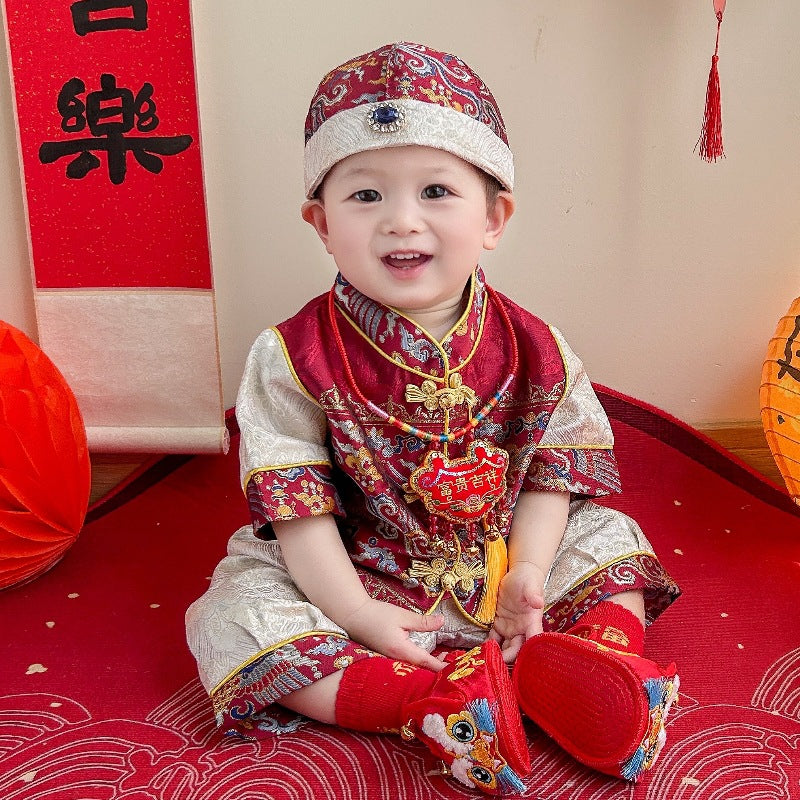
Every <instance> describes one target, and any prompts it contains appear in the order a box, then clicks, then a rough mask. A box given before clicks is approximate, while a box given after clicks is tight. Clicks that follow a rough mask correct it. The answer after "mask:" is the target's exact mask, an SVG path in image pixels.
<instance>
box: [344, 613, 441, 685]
mask: <svg viewBox="0 0 800 800" xmlns="http://www.w3.org/2000/svg"><path fill="white" fill-rule="evenodd" d="M340 624H341V626H342V627H343V628H344V629H345V630H346V631H347V633H348V634H349V635H350V638H351V639H353V641H356V642H358V643H359V644H362V645H364V646H365V647H369V648H371V649H372V650H375V651H376V652H378V653H381V655H384V656H387V657H388V658H394V659H397V660H398V661H405V662H407V663H409V664H415V665H416V666H419V667H426V668H427V669H432V670H434V671H435V672H438V671H439V670H440V669H441V668H442V667H443V666H444V664H443V662H442V661H440V660H439V659H437V658H435V657H434V656H432V655H431V654H430V653H428V652H427V651H426V650H423V648H421V647H420V646H419V645H416V644H414V642H412V641H411V639H409V638H408V633H409V631H421V632H426V633H427V632H430V631H438V630H439V628H441V627H442V625H443V624H444V617H442V616H441V615H440V614H437V615H433V616H426V615H422V614H417V613H416V612H415V611H409V610H408V609H406V608H400V607H399V606H394V605H392V604H391V603H383V602H381V601H380V600H367V602H366V603H364V604H363V605H362V606H361V607H360V608H358V609H357V610H356V611H354V612H353V613H352V614H350V616H349V617H348V618H347V619H346V620H344V622H343V623H340Z"/></svg>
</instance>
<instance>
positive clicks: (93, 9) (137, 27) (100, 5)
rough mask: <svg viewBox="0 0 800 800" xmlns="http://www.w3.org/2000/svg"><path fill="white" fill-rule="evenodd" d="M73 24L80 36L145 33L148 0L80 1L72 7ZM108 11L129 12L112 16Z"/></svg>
mask: <svg viewBox="0 0 800 800" xmlns="http://www.w3.org/2000/svg"><path fill="white" fill-rule="evenodd" d="M70 11H72V24H73V26H74V28H75V33H77V34H78V36H86V34H87V33H94V32H95V31H118V30H131V31H145V30H147V0H130V2H128V3H120V2H117V0H78V2H77V3H73V4H72V5H71V6H70ZM108 11H123V12H124V11H129V12H130V13H129V14H127V13H123V14H120V15H119V16H111V15H109V14H107V13H106V12H108Z"/></svg>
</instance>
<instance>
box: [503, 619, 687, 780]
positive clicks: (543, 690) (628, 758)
mask: <svg viewBox="0 0 800 800" xmlns="http://www.w3.org/2000/svg"><path fill="white" fill-rule="evenodd" d="M679 684H680V681H679V679H678V676H677V674H676V673H675V665H674V664H671V665H670V666H669V667H668V668H667V669H666V670H662V669H661V668H660V667H659V666H658V665H657V664H655V663H654V662H653V661H650V660H648V659H646V658H643V657H642V656H638V655H636V654H634V653H624V652H620V651H618V650H612V649H611V648H609V647H606V646H605V645H602V644H600V643H598V642H593V641H587V640H585V639H581V638H578V637H577V636H571V635H568V634H564V633H542V634H540V635H538V636H534V637H533V638H531V639H529V640H528V641H527V642H526V643H525V644H524V645H523V647H522V650H520V653H519V655H518V656H517V662H516V665H515V666H514V673H513V685H514V691H515V692H516V695H517V699H518V700H519V704H520V707H521V708H522V710H523V711H524V712H525V714H527V715H528V716H529V717H530V718H531V719H532V720H533V721H534V722H535V723H536V724H537V725H538V726H539V727H540V728H541V729H542V730H543V731H544V732H545V733H547V734H548V735H549V736H550V737H552V738H553V739H554V740H555V741H556V742H557V743H558V744H559V745H561V747H563V748H564V750H566V751H567V752H568V753H569V754H570V755H571V756H573V757H574V758H575V759H577V760H578V761H580V762H581V763H582V764H585V765H586V766H588V767H591V768H593V769H596V770H598V771H599V772H605V773H606V774H608V775H614V776H615V777H620V778H626V779H627V780H629V781H635V780H637V779H638V778H639V776H640V775H641V774H642V773H643V772H644V771H645V770H646V769H649V768H650V767H651V766H653V764H654V763H655V760H656V758H657V757H658V754H659V752H660V751H661V748H662V747H663V746H664V742H665V741H666V738H667V736H666V732H665V731H664V723H665V722H666V719H667V714H668V713H669V710H670V707H671V706H672V703H673V702H674V701H675V699H676V697H677V695H678V686H679Z"/></svg>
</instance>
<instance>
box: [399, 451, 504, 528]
mask: <svg viewBox="0 0 800 800" xmlns="http://www.w3.org/2000/svg"><path fill="white" fill-rule="evenodd" d="M508 461H509V458H508V453H507V452H506V451H505V450H503V449H502V448H500V447H494V446H493V445H492V444H490V443H489V442H485V441H483V440H480V439H479V440H477V441H474V442H471V443H470V445H469V447H468V448H467V454H466V455H465V456H462V457H461V458H455V459H453V460H452V461H451V460H450V459H449V458H448V457H447V456H446V455H445V454H444V453H441V452H439V451H438V450H432V451H430V452H428V454H427V455H426V456H425V460H424V461H423V462H422V464H421V465H420V466H419V467H417V469H415V470H414V472H412V473H411V477H410V478H409V484H410V486H411V488H412V489H413V491H414V492H415V494H417V496H418V497H419V498H420V500H422V502H423V504H424V505H425V508H426V509H427V510H428V511H429V512H430V513H431V514H436V515H437V516H439V517H444V518H445V519H448V520H450V521H451V522H461V523H463V522H477V521H478V520H480V519H482V518H483V517H484V516H485V515H486V513H487V512H488V511H490V510H491V509H492V508H493V507H494V505H495V504H496V503H497V501H498V500H499V499H500V498H501V497H502V496H503V494H505V491H506V470H507V469H508Z"/></svg>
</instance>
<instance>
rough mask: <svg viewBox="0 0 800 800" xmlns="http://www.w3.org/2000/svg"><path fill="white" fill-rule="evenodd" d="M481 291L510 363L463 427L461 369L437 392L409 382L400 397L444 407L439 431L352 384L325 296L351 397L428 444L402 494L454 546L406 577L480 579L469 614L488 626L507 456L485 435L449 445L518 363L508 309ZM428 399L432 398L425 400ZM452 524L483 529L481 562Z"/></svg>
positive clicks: (466, 396) (503, 557)
mask: <svg viewBox="0 0 800 800" xmlns="http://www.w3.org/2000/svg"><path fill="white" fill-rule="evenodd" d="M486 291H487V294H488V296H489V298H490V299H491V300H492V302H493V303H494V305H495V306H496V308H497V310H498V312H499V313H500V317H501V319H502V320H503V325H504V326H505V328H506V331H507V332H508V340H509V342H510V344H511V368H510V370H509V373H508V377H507V378H506V379H505V380H504V381H503V383H502V384H501V386H500V388H499V389H498V390H497V391H496V392H495V393H494V395H493V396H492V398H491V399H490V400H489V402H488V403H486V405H484V406H483V408H481V410H480V411H479V412H478V413H477V414H475V416H474V417H471V418H470V420H469V422H468V423H467V424H466V425H464V426H462V427H461V428H459V429H458V430H456V431H450V430H449V421H450V415H449V411H450V408H452V407H453V406H454V405H456V404H459V403H462V402H465V403H466V404H467V407H468V408H471V407H472V405H473V404H474V402H475V393H474V391H473V390H472V389H470V388H469V387H466V386H463V384H462V382H461V375H460V373H453V374H452V375H451V376H450V379H449V382H450V386H449V387H447V386H445V388H443V389H440V390H438V391H436V383H435V382H434V381H432V380H431V379H430V378H428V379H426V380H425V381H423V383H422V386H421V387H417V386H413V385H407V386H406V400H410V401H413V402H424V403H425V405H426V408H429V409H430V410H433V409H435V408H437V407H438V408H441V409H442V410H443V411H444V432H443V433H440V434H432V433H428V432H426V431H421V430H419V428H417V427H415V426H414V425H409V424H408V423H406V422H403V421H402V420H399V419H398V418H397V417H395V416H394V415H392V414H389V413H388V412H386V411H384V410H383V409H382V408H379V407H378V406H377V405H376V404H375V403H373V402H372V401H371V400H370V399H369V398H368V397H366V396H365V395H364V393H363V392H362V391H361V389H360V387H359V386H358V383H356V379H355V376H354V375H353V370H352V368H351V366H350V359H349V358H348V356H347V351H346V349H345V346H344V342H343V341H342V333H341V331H340V330H339V325H338V323H337V321H336V304H335V302H334V290H333V289H331V291H330V293H329V294H328V314H329V317H330V323H331V329H332V331H333V335H334V339H335V341H336V346H337V348H338V349H339V355H340V356H341V358H342V365H343V367H344V373H345V376H346V377H347V382H348V384H349V386H350V388H351V389H352V390H353V392H354V394H355V395H356V397H357V398H358V399H359V400H360V401H361V403H363V404H364V405H365V406H366V407H367V408H369V409H370V411H372V412H373V413H375V414H377V415H378V416H379V417H380V418H381V419H383V420H384V421H385V422H387V423H389V424H390V425H392V426H393V427H395V428H399V429H400V430H401V431H403V432H404V433H406V434H409V435H411V436H414V437H415V438H417V439H420V440H421V441H423V442H426V443H428V444H431V445H433V447H432V448H431V449H430V450H428V452H427V453H426V455H425V457H424V459H423V461H422V463H421V464H420V465H419V466H418V467H417V468H416V469H415V470H414V471H413V472H412V473H411V475H410V476H409V482H408V489H409V495H408V500H409V502H411V501H412V499H419V500H421V501H422V503H423V505H424V506H425V508H426V509H427V510H428V512H429V513H430V515H431V516H430V523H429V530H428V536H429V537H430V538H431V539H432V540H436V539H437V529H438V526H437V524H436V518H437V517H439V518H441V519H445V520H447V521H448V522H449V529H450V537H451V538H452V540H453V542H454V545H455V547H456V554H455V556H454V557H453V558H452V559H451V560H448V559H442V558H439V559H434V560H433V561H431V562H430V563H428V562H426V561H421V560H415V561H412V564H411V568H410V569H409V573H408V574H409V576H410V577H414V578H420V579H422V581H423V582H424V583H425V584H426V585H430V586H432V587H433V586H439V587H440V588H441V590H442V591H453V589H454V587H455V585H456V583H459V582H461V583H465V582H466V583H469V582H470V581H473V580H474V579H475V578H479V577H483V579H484V584H483V592H482V595H481V599H480V602H479V604H478V607H477V609H476V611H475V614H474V619H475V621H476V622H478V623H479V624H481V625H484V626H485V627H487V628H488V627H489V626H490V625H491V624H492V621H493V620H494V615H495V610H496V608H497V595H498V589H499V585H500V580H501V579H502V577H503V575H505V573H506V571H507V570H508V552H507V550H506V544H505V541H504V539H503V536H502V533H501V532H500V530H498V527H497V524H496V512H495V510H494V507H495V505H496V504H497V503H498V501H499V500H500V499H501V498H502V497H503V496H504V495H505V493H506V477H505V476H506V471H507V469H508V464H509V460H510V459H509V455H508V453H507V452H506V451H505V450H504V449H503V448H501V447H497V446H495V445H494V444H492V443H491V442H488V441H485V440H483V439H474V438H473V439H472V441H470V442H469V444H468V445H467V447H466V454H465V455H464V456H462V457H461V458H455V459H450V458H448V455H447V445H448V444H450V443H452V442H455V441H457V440H458V439H461V438H462V437H464V436H465V435H467V434H469V433H472V432H473V431H474V430H475V428H476V427H477V426H478V425H479V424H480V423H481V421H483V420H484V419H486V418H487V417H488V416H489V414H491V413H492V411H494V409H495V407H496V406H497V404H498V403H499V402H500V399H501V398H502V396H503V394H504V393H505V391H506V389H508V387H509V386H510V385H511V382H512V381H513V380H514V378H515V377H516V373H517V367H518V366H519V348H518V346H517V337H516V335H515V334H514V328H513V326H512V324H511V320H510V319H509V316H508V312H507V311H506V310H505V308H504V307H503V304H502V303H501V302H500V299H499V298H498V296H497V294H496V292H495V291H494V290H493V289H492V288H491V287H489V286H487V287H486ZM454 379H456V380H454ZM426 384H427V385H426ZM428 403H431V404H430V405H428ZM437 445H442V452H440V451H439V450H438V449H437V447H436V446H437ZM454 524H455V525H458V526H459V527H466V529H467V531H468V533H469V536H470V538H471V539H474V535H475V532H474V528H475V526H476V525H478V524H479V525H480V526H481V527H482V528H483V546H484V565H483V566H474V565H471V564H470V563H468V562H466V561H464V560H463V559H462V556H461V545H460V544H459V543H458V537H457V536H456V535H455V531H454V529H453V525H454Z"/></svg>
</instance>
